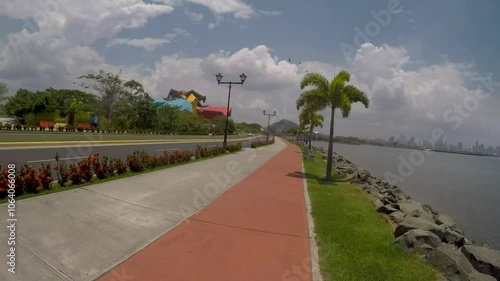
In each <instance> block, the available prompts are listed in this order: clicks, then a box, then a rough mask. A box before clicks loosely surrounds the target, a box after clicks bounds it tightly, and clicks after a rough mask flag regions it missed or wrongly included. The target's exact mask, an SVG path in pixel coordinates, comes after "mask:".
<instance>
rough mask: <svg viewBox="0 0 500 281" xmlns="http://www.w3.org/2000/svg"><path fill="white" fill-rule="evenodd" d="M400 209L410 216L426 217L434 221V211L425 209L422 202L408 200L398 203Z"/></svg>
mask: <svg viewBox="0 0 500 281" xmlns="http://www.w3.org/2000/svg"><path fill="white" fill-rule="evenodd" d="M398 208H399V210H401V212H403V213H404V214H405V215H407V216H410V217H426V218H428V219H430V220H432V221H433V222H434V217H433V215H432V213H428V212H426V211H425V210H424V207H423V206H422V204H420V203H419V202H417V201H414V200H406V201H403V202H400V203H399V204H398Z"/></svg>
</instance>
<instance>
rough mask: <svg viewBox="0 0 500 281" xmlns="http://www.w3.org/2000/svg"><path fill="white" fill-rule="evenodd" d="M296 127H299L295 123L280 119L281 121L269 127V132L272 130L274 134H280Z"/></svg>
mask: <svg viewBox="0 0 500 281" xmlns="http://www.w3.org/2000/svg"><path fill="white" fill-rule="evenodd" d="M298 126H299V124H297V123H295V122H292V121H289V120H286V119H282V120H280V121H278V122H276V123H274V124H272V125H271V126H270V127H271V130H274V133H275V134H281V133H283V132H284V131H286V130H288V129H290V128H293V127H298Z"/></svg>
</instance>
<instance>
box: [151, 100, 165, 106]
mask: <svg viewBox="0 0 500 281" xmlns="http://www.w3.org/2000/svg"><path fill="white" fill-rule="evenodd" d="M165 103H167V101H165V100H164V99H157V100H155V101H154V104H155V106H156V107H159V106H162V105H165Z"/></svg>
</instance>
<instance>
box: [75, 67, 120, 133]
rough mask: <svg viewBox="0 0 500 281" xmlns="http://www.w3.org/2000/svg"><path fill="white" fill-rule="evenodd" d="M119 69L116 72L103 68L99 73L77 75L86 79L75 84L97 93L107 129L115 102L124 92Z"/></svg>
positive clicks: (109, 125)
mask: <svg viewBox="0 0 500 281" xmlns="http://www.w3.org/2000/svg"><path fill="white" fill-rule="evenodd" d="M120 75H121V71H120V72H119V73H118V74H114V73H111V72H108V73H104V71H103V70H101V71H99V74H97V75H96V74H87V75H82V76H80V77H78V79H86V81H84V82H81V83H76V84H77V85H79V86H81V87H83V88H85V89H93V90H94V91H96V93H97V94H98V95H99V98H100V101H101V104H102V106H103V111H104V115H105V116H106V118H107V119H108V130H109V129H110V128H111V119H112V118H113V112H114V110H115V108H116V104H117V103H118V102H119V101H120V100H121V99H122V97H123V95H124V94H126V93H127V92H126V90H125V88H124V84H125V83H124V81H123V80H122V79H121V78H120Z"/></svg>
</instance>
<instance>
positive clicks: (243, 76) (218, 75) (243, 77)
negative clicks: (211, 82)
mask: <svg viewBox="0 0 500 281" xmlns="http://www.w3.org/2000/svg"><path fill="white" fill-rule="evenodd" d="M222 77H223V76H222V74H220V73H219V74H217V75H215V78H216V79H217V85H220V84H226V85H229V95H228V96H227V110H226V130H225V131H224V143H223V144H222V146H223V147H224V148H226V146H227V123H228V122H229V102H230V101H231V88H232V86H233V84H236V85H242V86H243V83H244V82H245V80H246V79H247V76H246V75H245V73H242V74H241V75H240V80H241V82H232V81H229V82H222V81H221V80H222Z"/></svg>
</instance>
